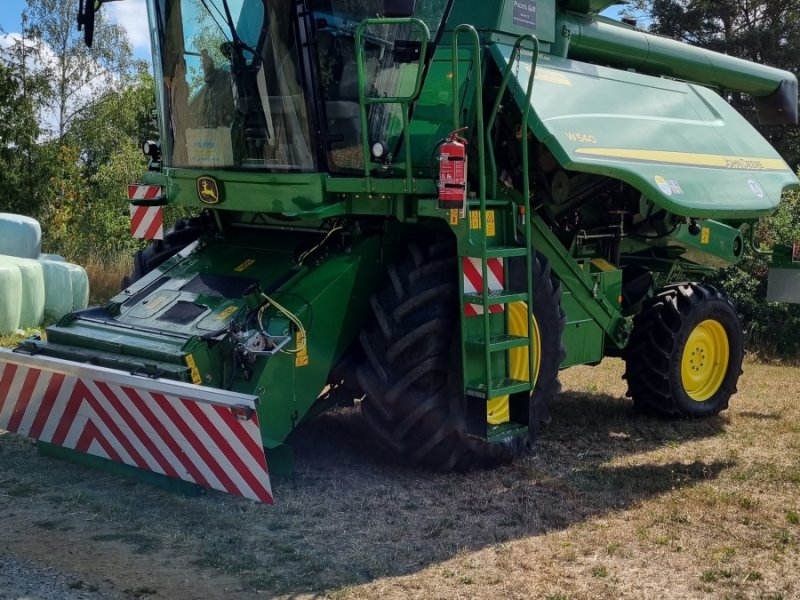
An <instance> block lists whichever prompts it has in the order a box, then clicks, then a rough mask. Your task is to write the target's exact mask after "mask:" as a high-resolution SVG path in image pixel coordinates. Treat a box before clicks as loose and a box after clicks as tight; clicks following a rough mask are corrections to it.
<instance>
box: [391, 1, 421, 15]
mask: <svg viewBox="0 0 800 600" xmlns="http://www.w3.org/2000/svg"><path fill="white" fill-rule="evenodd" d="M416 5H417V0H383V16H384V17H386V18H388V19H397V18H406V17H413V16H414V9H415V8H416Z"/></svg>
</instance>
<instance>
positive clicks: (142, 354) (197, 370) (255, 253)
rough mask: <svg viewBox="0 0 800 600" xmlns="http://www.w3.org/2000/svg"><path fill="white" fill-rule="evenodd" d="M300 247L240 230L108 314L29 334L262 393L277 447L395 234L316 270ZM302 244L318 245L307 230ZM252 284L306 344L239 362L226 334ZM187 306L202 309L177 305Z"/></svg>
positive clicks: (270, 319) (157, 277)
mask: <svg viewBox="0 0 800 600" xmlns="http://www.w3.org/2000/svg"><path fill="white" fill-rule="evenodd" d="M313 239H316V241H319V237H318V236H317V237H316V238H314V237H312V238H311V240H313ZM297 244H298V236H297V233H296V232H292V231H271V232H270V235H269V236H265V235H263V232H257V231H256V232H254V231H241V232H237V234H236V236H235V241H234V240H231V241H228V240H224V239H223V240H209V241H208V242H207V243H201V244H199V245H198V246H197V248H196V249H194V250H193V251H190V252H186V253H184V254H185V256H178V257H176V258H174V259H171V260H170V261H169V262H168V263H165V265H163V266H162V267H160V268H158V269H156V270H155V271H153V272H152V273H150V274H149V275H148V276H146V277H145V278H143V279H141V280H140V281H138V282H136V283H135V284H133V285H132V286H131V287H130V288H128V289H126V290H124V291H123V293H121V294H120V295H118V296H116V297H115V298H114V299H112V301H111V302H110V304H109V305H108V306H107V307H106V308H105V310H104V311H102V312H100V311H96V310H95V311H89V312H85V313H78V314H75V315H70V316H69V317H67V318H65V319H63V320H62V321H61V322H60V323H59V324H58V325H56V326H53V327H50V328H48V340H47V342H35V341H31V342H28V343H27V345H28V348H29V349H30V350H35V353H42V354H44V355H47V356H53V357H58V358H65V359H70V360H74V361H76V362H84V363H85V362H91V363H92V364H97V365H100V366H107V367H111V368H116V369H119V370H123V371H129V372H134V371H135V372H137V373H140V374H144V375H149V376H159V377H163V378H168V379H177V380H181V381H186V382H193V383H198V384H201V385H206V386H210V387H217V388H222V389H226V390H232V391H235V392H245V393H250V394H254V395H257V396H258V397H259V400H260V403H259V405H258V408H257V411H258V414H259V422H260V424H261V434H262V440H263V443H264V446H265V447H266V448H277V447H279V446H280V443H281V442H282V441H283V440H284V439H286V437H287V436H288V435H289V433H291V431H292V430H293V429H294V428H295V427H296V426H297V425H298V424H299V423H300V422H301V421H302V420H303V418H304V417H305V415H306V414H307V413H308V412H309V410H310V409H311V407H312V406H313V405H314V403H315V402H316V400H317V398H318V396H319V395H320V392H321V391H322V389H323V388H324V387H325V384H326V381H327V379H328V374H329V372H330V370H331V367H332V365H333V363H334V362H335V361H336V360H337V359H338V358H339V357H340V356H341V355H342V353H343V352H344V350H345V349H346V348H347V347H348V346H349V345H350V343H351V342H352V340H353V338H354V337H355V335H356V334H357V333H358V331H359V329H360V327H361V321H362V318H363V314H364V311H365V309H366V303H367V297H368V293H369V292H371V291H372V289H373V287H374V281H375V280H376V279H378V278H379V273H380V268H381V260H382V253H383V252H384V251H385V250H386V248H384V246H385V245H386V244H387V242H386V241H385V240H384V239H382V238H381V237H379V236H372V237H368V238H365V239H363V240H361V241H359V242H358V243H356V244H354V245H353V246H352V247H351V249H350V251H349V252H347V253H341V254H337V255H335V256H333V257H331V258H329V259H328V260H325V261H323V262H322V264H320V265H318V266H317V265H315V266H309V267H305V266H302V267H301V266H298V265H297V264H296V262H295V260H294V251H295V250H296V249H297ZM305 245H307V246H308V247H310V246H312V245H313V242H312V241H310V240H309V239H308V238H306V240H305ZM253 283H257V284H258V285H259V286H260V287H261V288H262V289H263V290H265V291H266V292H267V294H268V295H270V296H271V297H273V298H275V299H276V300H277V299H279V302H280V304H282V305H283V306H284V307H286V308H287V309H288V310H290V311H291V312H293V313H294V314H295V315H297V317H298V318H299V319H300V320H301V321H302V322H303V323H304V326H305V328H306V339H307V347H306V350H305V351H303V352H301V353H300V354H297V355H294V354H283V353H280V352H278V353H275V354H273V355H272V356H258V357H255V358H254V360H253V361H252V363H248V364H247V365H244V366H243V365H241V364H238V363H237V364H234V363H236V362H237V361H236V359H235V358H234V347H233V344H232V342H231V341H230V340H229V338H228V336H227V333H228V332H229V331H230V329H229V328H230V326H231V323H232V322H233V321H237V322H241V321H242V318H243V314H244V313H245V312H246V311H247V310H248V305H247V302H248V300H247V299H246V298H245V297H243V295H244V296H246V295H247V292H246V291H244V292H243V290H246V288H247V287H248V286H250V285H252V284H253ZM180 306H183V307H188V308H189V309H191V310H192V311H194V312H192V313H191V314H188V315H184V314H181V313H180V312H177V313H176V312H174V311H176V310H177V309H178V308H179V307H180ZM170 315H172V316H170ZM265 321H266V322H265V325H264V326H265V330H266V331H267V332H268V333H269V334H270V335H273V336H286V335H289V336H292V340H291V341H290V342H289V344H287V348H294V347H295V343H296V341H297V340H296V332H295V331H294V329H293V328H292V327H291V326H290V323H289V321H288V320H287V319H286V318H285V317H284V316H283V315H281V314H280V313H277V312H276V311H274V310H271V311H268V312H267V313H266V315H265ZM221 333H224V334H226V335H224V336H222V335H220V334H221ZM222 337H224V340H222V341H219V339H220V338H222Z"/></svg>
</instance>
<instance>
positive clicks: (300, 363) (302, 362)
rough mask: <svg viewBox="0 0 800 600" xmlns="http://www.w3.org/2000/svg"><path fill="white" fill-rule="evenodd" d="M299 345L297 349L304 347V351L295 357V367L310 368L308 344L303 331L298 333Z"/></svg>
mask: <svg viewBox="0 0 800 600" xmlns="http://www.w3.org/2000/svg"><path fill="white" fill-rule="evenodd" d="M295 343H296V344H297V346H296V347H297V348H300V347H301V346H302V348H303V349H302V350H300V352H298V353H297V354H295V355H294V366H295V367H307V366H308V342H307V341H306V340H305V336H304V335H303V332H302V331H298V332H297V339H296V340H295Z"/></svg>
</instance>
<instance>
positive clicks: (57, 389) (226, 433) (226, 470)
mask: <svg viewBox="0 0 800 600" xmlns="http://www.w3.org/2000/svg"><path fill="white" fill-rule="evenodd" d="M254 409H255V397H252V396H246V395H244V394H234V393H232V392H225V391H221V390H214V389H211V388H203V387H199V386H192V385H189V384H185V383H181V382H173V381H165V380H151V379H146V378H142V377H136V376H133V375H129V374H127V373H123V372H122V371H116V370H114V369H105V368H102V367H95V366H91V365H82V364H76V363H71V362H68V361H63V360H59V359H53V358H49V357H41V356H27V355H21V354H15V353H12V352H8V351H0V429H5V430H7V431H12V432H15V433H19V434H21V435H24V436H27V437H29V438H33V439H36V440H40V441H43V442H47V443H50V444H54V445H56V446H62V447H64V448H68V449H71V450H75V451H77V452H83V453H87V454H91V455H94V456H98V457H100V458H104V459H108V460H112V461H114V462H117V463H122V464H126V465H130V466H133V467H136V468H139V469H142V470H145V471H152V472H154V473H160V474H162V475H166V476H168V477H172V478H175V479H181V480H183V481H189V482H191V483H196V484H198V485H201V486H203V487H207V488H211V489H215V490H220V491H223V492H227V493H229V494H234V495H237V496H244V497H245V498H250V499H253V500H257V501H260V502H265V503H268V504H272V503H273V498H272V490H271V488H270V482H269V474H268V471H267V463H266V458H265V455H264V448H263V446H262V445H261V436H260V430H259V425H258V417H257V415H256V413H255V410H254Z"/></svg>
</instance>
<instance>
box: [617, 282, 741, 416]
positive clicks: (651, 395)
mask: <svg viewBox="0 0 800 600" xmlns="http://www.w3.org/2000/svg"><path fill="white" fill-rule="evenodd" d="M708 318H713V319H714V320H716V321H718V322H719V323H720V324H721V325H722V326H723V327H724V328H725V331H726V334H727V338H728V350H729V359H728V368H727V371H726V372H725V376H724V378H723V381H722V383H721V385H720V387H719V389H718V390H717V391H716V392H715V393H714V394H713V395H712V396H711V397H710V398H709V399H708V400H705V401H702V402H701V401H696V400H693V399H692V398H691V397H689V395H688V394H687V393H686V391H685V389H684V386H683V383H682V379H681V362H682V358H683V350H684V346H685V343H686V342H687V340H688V337H689V335H690V334H691V332H692V331H693V330H694V328H695V327H696V326H697V325H698V324H699V323H701V322H702V321H704V320H706V319H708ZM624 358H625V363H626V370H625V375H624V376H623V377H624V379H626V380H627V382H628V392H627V395H628V396H629V397H631V398H632V399H633V402H634V406H635V408H637V409H639V410H644V411H648V412H654V413H656V414H660V415H662V416H666V417H672V418H675V417H679V418H680V417H682V418H700V417H710V416H715V415H717V414H719V413H720V412H722V411H723V410H725V409H727V408H728V403H729V401H730V398H731V396H732V395H733V394H735V393H736V392H737V388H736V384H737V382H738V379H739V375H741V372H742V371H741V367H742V360H743V358H744V334H743V332H742V325H741V320H740V317H739V314H738V313H737V311H736V307H735V306H734V305H733V303H732V302H731V300H730V299H729V298H728V296H726V295H725V294H724V293H722V292H720V291H719V290H717V289H716V288H714V287H713V286H711V285H708V284H703V283H694V282H691V283H676V284H672V285H668V286H666V287H665V288H663V289H662V290H659V291H658V292H657V293H656V294H655V295H654V296H653V297H652V298H650V299H649V300H647V301H646V302H645V304H644V307H643V309H642V311H641V312H640V313H639V314H638V315H637V316H636V317H634V320H633V332H632V334H631V339H630V342H629V343H628V346H627V348H626V350H625V352H624Z"/></svg>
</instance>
